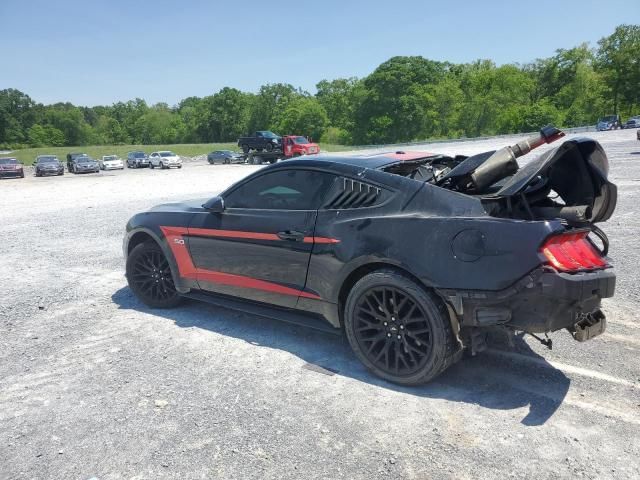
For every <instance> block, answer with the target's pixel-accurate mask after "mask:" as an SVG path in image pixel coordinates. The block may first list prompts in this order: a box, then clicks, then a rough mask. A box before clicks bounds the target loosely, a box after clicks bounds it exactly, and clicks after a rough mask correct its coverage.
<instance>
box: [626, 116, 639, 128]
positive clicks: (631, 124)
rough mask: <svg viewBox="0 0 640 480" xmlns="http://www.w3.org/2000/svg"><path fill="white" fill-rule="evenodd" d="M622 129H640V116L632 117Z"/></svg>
mask: <svg viewBox="0 0 640 480" xmlns="http://www.w3.org/2000/svg"><path fill="white" fill-rule="evenodd" d="M622 128H640V115H636V116H635V117H631V118H630V119H629V120H627V121H626V122H625V124H624V125H623V126H622Z"/></svg>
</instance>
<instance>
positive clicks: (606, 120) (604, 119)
mask: <svg viewBox="0 0 640 480" xmlns="http://www.w3.org/2000/svg"><path fill="white" fill-rule="evenodd" d="M614 120H616V116H615V115H607V116H606V117H603V118H602V120H600V121H601V122H613V121H614Z"/></svg>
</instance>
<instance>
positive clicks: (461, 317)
mask: <svg viewBox="0 0 640 480" xmlns="http://www.w3.org/2000/svg"><path fill="white" fill-rule="evenodd" d="M562 136H564V134H563V133H562V132H560V131H559V130H557V129H555V128H553V127H545V128H544V129H542V130H541V132H540V135H539V136H536V137H532V138H529V139H527V140H525V141H522V142H520V143H518V144H516V145H514V146H511V147H505V148H503V149H501V150H497V151H490V152H484V153H482V154H479V155H475V156H471V157H464V156H458V157H448V156H432V157H426V158H423V159H421V160H419V161H414V162H407V163H404V164H396V165H392V166H390V167H389V169H388V171H391V172H393V173H399V174H401V175H404V176H409V177H411V178H414V179H424V181H425V182H426V183H428V184H432V185H436V186H438V187H441V188H444V189H447V190H451V191H454V192H457V193H460V194H463V195H464V196H466V197H469V196H470V197H472V198H474V199H476V200H479V201H480V203H481V205H482V207H483V209H484V211H485V212H486V217H484V218H476V219H473V221H472V219H469V220H470V221H469V222H468V226H467V227H460V228H459V230H458V231H456V232H455V233H454V235H452V236H451V237H450V251H451V254H452V256H453V257H454V258H455V262H454V264H453V265H452V267H453V268H452V270H453V271H456V270H458V268H457V267H458V266H462V265H464V269H460V274H464V275H467V276H470V277H471V281H462V282H459V283H462V284H464V283H469V284H473V285H474V288H468V289H467V288H460V287H453V288H448V287H447V282H445V283H444V284H443V283H441V284H440V285H439V287H440V288H438V293H439V294H440V295H441V296H442V298H444V299H446V301H447V303H448V305H449V307H450V309H451V310H452V312H451V313H452V315H453V316H454V317H455V322H456V323H458V324H459V329H460V330H459V334H460V339H461V341H462V342H463V343H464V344H465V345H466V346H467V347H469V348H470V350H471V351H472V352H473V353H475V352H478V351H481V350H482V349H483V348H484V347H485V343H484V338H485V336H486V335H483V334H484V333H486V332H487V331H488V329H496V328H499V329H501V330H503V331H505V332H508V333H511V332H515V331H523V332H526V333H529V334H531V335H533V336H534V337H536V338H537V339H538V340H540V341H541V342H542V343H543V344H545V345H547V346H548V347H549V348H551V340H550V339H549V338H546V339H543V338H541V337H539V336H538V335H537V334H547V333H549V332H553V331H557V330H561V329H567V330H568V331H569V332H571V334H572V335H573V337H574V338H575V339H576V340H578V341H585V340H588V339H590V338H593V337H595V336H597V335H599V334H600V333H602V332H603V331H604V330H605V327H606V321H605V316H604V314H603V313H602V311H601V309H600V302H601V299H602V298H607V297H612V296H613V293H614V289H615V273H614V271H613V268H612V266H611V263H610V260H609V259H608V258H607V253H608V247H609V242H608V239H607V237H606V235H605V233H604V232H603V231H602V230H601V229H600V228H599V227H598V226H597V225H596V224H597V223H599V222H604V221H606V220H608V219H609V218H610V217H611V215H612V213H613V211H614V209H615V205H616V199H617V191H616V187H615V185H614V184H612V183H611V182H610V181H609V180H608V172H609V164H608V160H607V156H606V154H605V153H604V151H603V149H602V147H601V146H600V144H599V143H598V142H596V141H595V140H591V139H586V138H579V139H573V140H568V141H565V142H564V143H562V144H561V145H560V146H559V147H557V148H553V149H551V150H548V151H547V152H545V153H544V154H542V155H541V156H540V157H539V158H537V159H535V160H533V161H530V162H529V163H527V164H525V165H524V166H523V167H522V168H520V167H519V165H518V162H517V161H516V159H517V158H518V157H521V156H523V155H525V154H527V153H529V152H530V151H531V150H532V149H534V148H536V147H538V146H540V145H542V144H544V143H550V142H552V141H555V140H557V139H559V138H561V137H562ZM412 163H413V165H412ZM478 220H481V221H478ZM456 264H458V265H456ZM478 266H481V268H477V267H478ZM506 271H508V272H510V275H507V276H506V277H505V275H504V273H505V272H506ZM463 272H464V273H463ZM509 277H511V278H512V281H509V280H508V279H509ZM514 279H515V282H514V281H513V280H514ZM480 284H484V285H486V287H483V288H477V287H478V286H479V285H480Z"/></svg>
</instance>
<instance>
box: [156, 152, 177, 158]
mask: <svg viewBox="0 0 640 480" xmlns="http://www.w3.org/2000/svg"><path fill="white" fill-rule="evenodd" d="M158 153H160V156H161V157H175V156H176V154H175V153H173V152H158Z"/></svg>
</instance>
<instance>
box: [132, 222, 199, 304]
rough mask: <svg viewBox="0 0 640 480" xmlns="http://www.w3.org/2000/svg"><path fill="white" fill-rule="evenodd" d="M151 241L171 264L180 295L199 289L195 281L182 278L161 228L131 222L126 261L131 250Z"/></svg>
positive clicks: (172, 274)
mask: <svg viewBox="0 0 640 480" xmlns="http://www.w3.org/2000/svg"><path fill="white" fill-rule="evenodd" d="M149 239H151V240H153V241H154V242H156V244H157V245H158V246H159V247H160V249H161V250H162V253H163V254H164V256H165V257H166V259H167V261H168V262H169V266H170V267H171V276H172V277H173V282H174V285H175V286H176V290H177V291H178V292H180V293H187V292H189V290H190V289H191V288H197V283H196V281H195V280H190V279H184V278H182V277H180V275H179V273H178V272H179V270H178V263H177V262H176V259H175V256H174V255H173V252H172V251H171V248H170V246H169V244H168V243H167V239H166V238H165V236H164V235H163V234H162V231H161V230H160V227H159V226H149V225H145V226H143V225H138V226H132V225H131V222H130V223H129V224H128V225H127V233H126V235H125V238H124V241H123V246H122V247H123V253H124V257H125V261H126V259H127V257H128V255H129V252H130V250H131V249H133V248H134V247H135V246H136V245H138V244H139V243H142V242H144V241H148V240H149Z"/></svg>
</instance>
